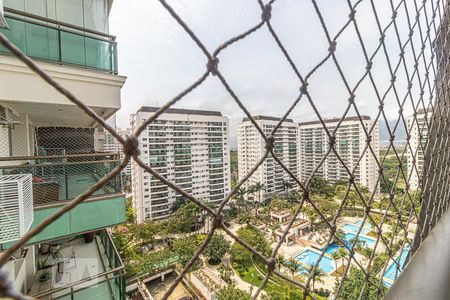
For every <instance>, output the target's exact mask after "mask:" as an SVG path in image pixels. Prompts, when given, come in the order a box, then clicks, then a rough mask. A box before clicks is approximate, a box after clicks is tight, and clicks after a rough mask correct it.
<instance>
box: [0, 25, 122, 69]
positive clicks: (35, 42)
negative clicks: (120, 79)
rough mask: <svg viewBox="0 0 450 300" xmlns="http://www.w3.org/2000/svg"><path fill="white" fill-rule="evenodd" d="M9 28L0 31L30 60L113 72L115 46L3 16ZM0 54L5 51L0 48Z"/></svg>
mask: <svg viewBox="0 0 450 300" xmlns="http://www.w3.org/2000/svg"><path fill="white" fill-rule="evenodd" d="M6 20H7V22H8V25H9V27H10V29H0V32H2V33H3V34H5V35H6V37H7V38H8V39H9V40H10V41H11V42H12V43H13V44H14V45H16V46H17V47H18V48H19V49H20V50H22V51H23V52H24V53H25V54H27V55H28V56H30V57H32V58H34V59H41V60H46V61H54V62H58V63H62V64H70V65H75V66H81V67H86V68H89V69H95V70H102V71H108V72H114V73H115V72H117V57H116V56H117V53H116V52H117V51H116V44H115V43H114V42H112V41H107V40H102V39H96V38H93V37H90V36H85V35H83V34H81V33H73V32H68V31H65V30H62V29H59V28H53V27H51V26H49V25H44V24H34V23H32V22H28V21H24V20H18V19H16V18H11V17H6ZM0 52H3V53H9V51H8V50H7V49H6V48H4V47H2V46H0Z"/></svg>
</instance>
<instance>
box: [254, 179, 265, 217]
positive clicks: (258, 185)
mask: <svg viewBox="0 0 450 300" xmlns="http://www.w3.org/2000/svg"><path fill="white" fill-rule="evenodd" d="M263 189H264V184H262V183H261V182H257V183H255V184H254V185H253V186H252V191H253V193H255V192H258V202H261V191H262V190H263ZM253 204H254V205H255V216H256V217H257V216H258V204H259V203H257V202H256V201H255V197H254V196H253Z"/></svg>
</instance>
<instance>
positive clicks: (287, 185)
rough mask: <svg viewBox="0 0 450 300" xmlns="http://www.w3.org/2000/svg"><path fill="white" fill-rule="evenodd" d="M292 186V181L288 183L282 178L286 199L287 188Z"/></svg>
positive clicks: (287, 194)
mask: <svg viewBox="0 0 450 300" xmlns="http://www.w3.org/2000/svg"><path fill="white" fill-rule="evenodd" d="M292 186H293V185H292V183H290V182H289V181H288V180H283V188H284V191H285V193H286V199H288V196H289V189H290V188H292Z"/></svg>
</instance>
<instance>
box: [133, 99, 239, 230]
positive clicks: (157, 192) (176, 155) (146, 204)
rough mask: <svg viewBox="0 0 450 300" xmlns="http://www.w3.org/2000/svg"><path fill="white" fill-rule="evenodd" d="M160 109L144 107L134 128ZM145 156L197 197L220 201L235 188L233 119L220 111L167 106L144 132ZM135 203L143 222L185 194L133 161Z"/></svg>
mask: <svg viewBox="0 0 450 300" xmlns="http://www.w3.org/2000/svg"><path fill="white" fill-rule="evenodd" d="M158 109H159V108H157V107H147V106H144V107H141V108H140V109H139V110H138V111H137V113H136V114H134V115H132V116H131V120H130V123H131V125H132V128H133V131H134V130H135V129H136V128H137V127H139V126H140V125H141V124H142V123H143V122H144V121H145V120H147V119H148V118H150V117H151V116H152V115H153V114H154V113H155V112H156V111H157V110H158ZM139 148H140V151H141V154H140V158H141V159H142V160H143V161H144V162H145V163H146V164H148V165H149V166H151V167H152V168H154V170H155V171H157V172H158V173H159V174H161V175H163V176H165V177H166V178H167V179H168V180H170V181H171V182H173V183H175V184H176V185H177V186H179V187H181V188H182V189H183V190H185V191H186V192H188V193H190V194H192V195H193V196H194V197H196V198H198V199H201V200H203V201H205V202H209V203H212V204H214V203H218V202H220V201H221V200H223V199H224V197H225V195H226V194H227V193H228V192H229V191H230V153H229V152H230V151H229V130H228V118H227V117H224V116H222V114H221V113H220V112H217V111H206V110H190V109H178V108H170V109H167V110H166V111H165V112H164V113H163V114H162V115H161V116H159V117H158V118H157V119H156V120H155V121H153V122H152V123H151V124H150V125H148V126H147V128H146V129H145V130H144V131H143V133H142V134H141V135H140V136H139ZM132 167H133V170H132V186H133V188H132V190H133V206H134V209H135V213H136V217H137V221H138V222H143V221H145V220H146V219H159V218H164V217H167V216H169V215H170V213H171V209H172V204H173V203H174V202H175V201H176V200H177V198H182V197H181V196H180V195H179V194H177V193H176V192H175V191H173V190H171V189H170V188H169V187H167V186H166V185H165V184H163V183H162V182H160V181H159V180H158V179H156V178H154V177H153V176H152V175H151V174H149V173H147V172H146V171H144V170H142V168H140V167H138V166H137V165H136V163H134V162H133V165H132Z"/></svg>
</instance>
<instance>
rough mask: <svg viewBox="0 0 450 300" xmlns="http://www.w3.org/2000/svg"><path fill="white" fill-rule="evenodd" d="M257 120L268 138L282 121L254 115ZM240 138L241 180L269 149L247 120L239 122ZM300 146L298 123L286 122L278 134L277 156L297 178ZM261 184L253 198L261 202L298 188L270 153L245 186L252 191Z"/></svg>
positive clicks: (239, 171) (276, 139) (276, 134)
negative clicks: (273, 195)
mask: <svg viewBox="0 0 450 300" xmlns="http://www.w3.org/2000/svg"><path fill="white" fill-rule="evenodd" d="M254 119H255V121H256V122H257V124H258V125H259V127H261V129H262V130H263V132H264V133H265V134H266V136H269V135H270V133H271V132H272V130H273V129H274V128H275V126H276V125H277V124H278V122H279V121H280V118H276V117H268V116H254ZM237 139H238V143H237V145H238V173H239V180H241V179H243V178H244V177H245V176H246V175H247V174H248V173H249V172H250V170H251V169H252V168H253V167H254V166H255V165H256V164H257V163H258V161H259V160H260V159H261V157H262V156H263V155H264V153H265V151H266V147H265V141H264V139H263V137H262V136H261V134H260V133H259V132H258V130H257V129H256V127H255V126H254V125H253V124H252V122H251V121H250V120H249V119H248V118H244V119H243V120H242V122H241V123H239V125H238V134H237ZM298 147H299V135H298V124H297V123H294V122H293V121H292V120H291V119H287V120H285V121H284V122H283V123H282V125H281V126H280V127H279V128H278V130H277V131H276V133H275V143H274V153H275V155H276V156H277V157H278V158H279V159H280V160H281V161H282V162H283V164H284V165H285V166H286V167H287V168H288V169H289V170H290V171H291V172H292V173H293V174H294V175H295V176H298V164H299V157H298V154H299V153H298ZM258 185H259V186H260V189H258V191H256V192H254V195H252V197H253V198H255V199H256V200H259V201H263V200H264V199H265V198H266V197H267V196H269V195H271V194H274V193H278V192H283V191H289V189H290V190H294V189H297V188H298V187H297V186H296V184H295V181H294V180H293V179H292V178H291V177H290V176H289V174H288V173H287V172H286V171H285V170H283V169H282V167H281V166H280V165H279V164H278V162H276V161H275V159H274V158H273V157H272V155H271V154H269V156H268V157H267V159H266V160H265V161H264V162H263V163H262V164H261V166H260V167H259V168H258V169H257V170H256V171H255V173H253V175H252V176H251V177H250V178H249V180H247V181H246V182H245V183H244V187H245V188H246V189H247V190H249V189H250V190H252V187H255V186H258Z"/></svg>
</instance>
